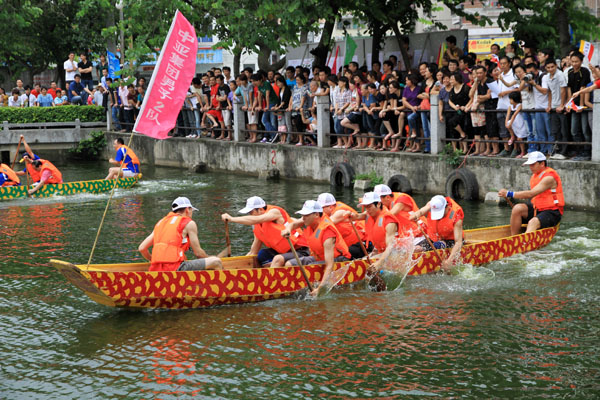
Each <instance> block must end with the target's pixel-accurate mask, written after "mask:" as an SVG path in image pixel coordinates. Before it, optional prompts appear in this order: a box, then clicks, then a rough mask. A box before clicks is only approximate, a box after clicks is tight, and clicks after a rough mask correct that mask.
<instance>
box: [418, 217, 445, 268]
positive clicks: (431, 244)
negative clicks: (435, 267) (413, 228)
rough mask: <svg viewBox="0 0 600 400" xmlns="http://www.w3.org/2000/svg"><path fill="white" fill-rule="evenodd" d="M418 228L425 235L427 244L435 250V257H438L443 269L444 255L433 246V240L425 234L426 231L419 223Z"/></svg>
mask: <svg viewBox="0 0 600 400" xmlns="http://www.w3.org/2000/svg"><path fill="white" fill-rule="evenodd" d="M417 226H418V227H419V230H420V231H421V233H422V234H423V236H425V239H426V240H427V243H429V245H430V246H431V248H432V249H433V251H434V253H435V255H436V256H437V258H438V259H439V260H440V268H441V266H442V264H443V263H444V259H443V258H442V255H441V254H440V252H439V251H438V249H437V248H436V247H435V245H434V244H433V241H432V240H431V238H430V237H429V236H427V234H426V233H425V231H424V230H423V228H422V227H421V224H419V223H418V222H417Z"/></svg>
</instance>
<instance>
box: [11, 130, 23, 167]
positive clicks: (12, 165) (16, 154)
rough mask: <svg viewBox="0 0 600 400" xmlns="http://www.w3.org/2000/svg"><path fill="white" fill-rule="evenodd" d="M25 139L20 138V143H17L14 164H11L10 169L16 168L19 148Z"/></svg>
mask: <svg viewBox="0 0 600 400" xmlns="http://www.w3.org/2000/svg"><path fill="white" fill-rule="evenodd" d="M22 141H23V137H22V136H21V137H20V138H19V144H18V145H17V152H16V153H15V158H14V159H13V162H12V164H11V165H10V169H15V164H16V163H17V157H18V156H19V149H20V148H21V142H22Z"/></svg>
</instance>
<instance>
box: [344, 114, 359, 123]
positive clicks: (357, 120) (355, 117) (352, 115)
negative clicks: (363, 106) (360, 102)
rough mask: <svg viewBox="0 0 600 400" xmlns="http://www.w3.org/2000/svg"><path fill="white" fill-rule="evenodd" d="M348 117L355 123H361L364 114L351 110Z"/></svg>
mask: <svg viewBox="0 0 600 400" xmlns="http://www.w3.org/2000/svg"><path fill="white" fill-rule="evenodd" d="M346 118H348V120H349V121H350V122H351V123H353V124H360V123H361V121H362V115H361V114H359V113H355V112H351V113H350V114H348V116H347V117H346Z"/></svg>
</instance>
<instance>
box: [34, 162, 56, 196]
mask: <svg viewBox="0 0 600 400" xmlns="http://www.w3.org/2000/svg"><path fill="white" fill-rule="evenodd" d="M31 166H32V167H33V170H34V171H35V175H36V176H37V175H39V177H40V181H39V182H38V183H37V185H35V186H34V187H33V189H29V194H30V195H31V194H34V193H35V192H37V191H38V190H40V189H41V188H43V187H44V185H46V184H51V185H56V184H58V183H63V180H62V174H61V173H60V171H59V170H58V168H56V167H55V166H54V164H52V163H51V162H50V161H48V160H41V159H40V160H35V161H33V162H32V163H31Z"/></svg>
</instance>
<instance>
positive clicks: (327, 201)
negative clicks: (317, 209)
mask: <svg viewBox="0 0 600 400" xmlns="http://www.w3.org/2000/svg"><path fill="white" fill-rule="evenodd" d="M317 203H319V204H320V205H321V207H327V206H335V205H336V203H337V202H336V201H335V197H333V195H332V194H331V193H321V194H320V195H319V197H318V198H317Z"/></svg>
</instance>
